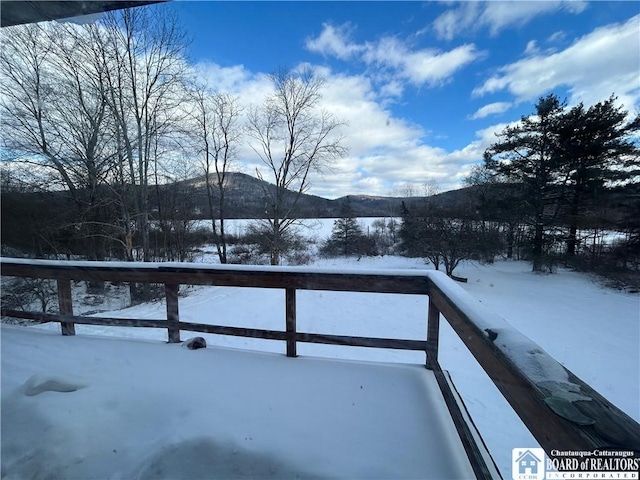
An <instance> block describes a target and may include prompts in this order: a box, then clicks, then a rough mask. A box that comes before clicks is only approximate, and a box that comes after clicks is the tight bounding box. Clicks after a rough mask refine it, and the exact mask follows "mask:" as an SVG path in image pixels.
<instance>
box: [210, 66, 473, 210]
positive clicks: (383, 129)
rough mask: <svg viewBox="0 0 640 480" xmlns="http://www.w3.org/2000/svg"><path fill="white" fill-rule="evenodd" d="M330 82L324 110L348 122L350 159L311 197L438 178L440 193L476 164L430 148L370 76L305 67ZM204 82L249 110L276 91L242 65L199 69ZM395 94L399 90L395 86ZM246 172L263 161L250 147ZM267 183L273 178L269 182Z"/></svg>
mask: <svg viewBox="0 0 640 480" xmlns="http://www.w3.org/2000/svg"><path fill="white" fill-rule="evenodd" d="M306 66H307V67H310V68H312V69H313V70H314V72H315V73H316V74H318V75H322V76H323V77H325V78H326V80H327V82H326V85H325V88H324V90H323V99H322V107H323V108H324V109H326V110H327V111H329V112H330V113H331V114H332V115H334V116H335V117H336V118H337V119H340V120H342V121H345V122H346V125H345V126H344V127H342V128H341V133H342V134H343V135H344V139H345V140H344V145H345V146H346V147H347V148H348V149H349V153H348V156H347V157H345V158H342V159H340V160H338V161H336V162H335V164H334V165H333V168H332V169H331V170H330V171H327V172H325V173H324V174H322V175H316V176H314V177H313V178H312V181H311V189H310V192H309V193H313V194H315V195H321V196H324V197H327V198H336V197H340V196H343V195H347V194H369V195H388V194H389V193H390V192H391V191H392V190H393V189H394V188H395V187H397V185H400V184H406V183H411V184H414V185H418V186H419V185H421V184H422V183H424V182H425V181H426V180H427V179H434V180H435V181H436V182H437V183H438V185H439V187H440V189H441V190H443V191H444V190H448V189H452V188H458V187H459V186H460V181H461V179H462V177H463V176H464V175H462V174H461V173H460V172H461V171H462V172H464V171H466V170H465V168H466V167H464V166H465V165H467V164H468V163H469V162H471V161H475V162H477V161H480V160H481V159H482V155H481V154H480V155H479V156H476V157H473V156H472V155H471V154H467V155H461V154H456V155H453V156H452V155H451V154H448V153H447V152H446V151H445V150H444V149H442V148H437V147H433V146H430V145H428V144H427V143H426V140H425V138H426V137H427V132H425V130H424V129H423V128H422V127H421V126H419V125H415V124H413V123H411V122H409V121H407V120H405V119H402V118H398V117H395V116H394V115H393V113H392V112H391V111H390V110H389V109H388V108H387V107H386V106H385V98H384V97H381V96H380V94H379V93H377V92H376V89H375V85H374V84H373V82H372V80H371V79H370V78H368V77H367V76H365V75H346V74H337V73H334V72H332V71H331V70H330V69H329V68H328V67H324V66H323V67H321V66H313V65H306ZM198 68H199V71H200V75H201V78H205V79H208V81H209V84H210V86H212V87H214V88H216V89H218V90H221V91H226V92H230V93H233V94H236V95H238V96H239V97H240V99H241V100H242V103H243V104H244V105H245V106H248V105H249V104H260V103H261V102H262V101H263V100H264V98H265V97H266V95H268V94H269V93H270V92H271V86H270V84H269V82H268V79H267V78H266V76H265V75H262V74H254V73H252V72H249V71H247V70H246V69H245V68H244V67H242V66H233V67H220V66H219V65H215V64H206V65H199V67H198ZM389 88H390V89H393V88H399V87H397V86H393V87H392V86H390V87H389ZM238 163H239V164H240V165H241V170H242V171H245V172H247V173H249V174H252V175H255V172H256V169H257V168H261V163H260V160H259V159H258V157H257V155H256V153H255V152H254V151H253V150H252V149H251V148H250V146H249V145H243V146H242V147H241V148H240V151H239V162H238ZM265 178H266V179H268V176H266V177H265Z"/></svg>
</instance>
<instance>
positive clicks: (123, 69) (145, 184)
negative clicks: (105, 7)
mask: <svg viewBox="0 0 640 480" xmlns="http://www.w3.org/2000/svg"><path fill="white" fill-rule="evenodd" d="M97 35H98V39H99V42H100V45H101V48H100V56H101V59H102V61H103V63H104V65H106V68H105V71H106V73H107V76H106V82H107V85H108V92H109V94H108V97H107V102H108V105H109V108H110V112H111V114H112V116H113V118H114V121H115V123H116V127H115V130H116V133H115V136H116V139H117V144H118V147H119V160H120V161H121V162H122V163H121V164H120V166H119V170H118V176H119V177H120V178H121V181H122V186H123V191H122V194H123V197H124V198H123V200H122V201H123V203H124V204H125V205H128V204H129V202H130V203H131V204H132V206H133V210H134V217H133V219H125V221H126V223H127V225H130V224H131V223H132V222H131V221H130V220H133V223H134V224H135V226H136V230H137V233H138V234H139V236H140V239H141V241H142V260H144V261H149V260H150V246H149V228H150V224H149V220H150V215H149V214H150V212H149V188H150V185H151V184H150V181H151V180H152V179H153V166H154V162H156V161H157V160H158V159H157V158H155V157H154V153H155V152H156V151H157V148H156V147H157V145H158V141H159V139H160V138H161V137H163V136H166V135H168V134H169V133H170V132H171V130H172V128H174V126H175V124H176V122H177V120H178V119H177V114H178V112H179V109H178V106H179V104H180V101H181V100H182V91H183V90H182V87H183V85H184V78H185V75H186V64H185V62H184V60H183V55H182V54H183V51H184V49H185V47H186V37H185V34H184V32H183V31H182V30H181V29H180V28H179V26H178V22H177V19H176V18H175V16H172V15H171V14H170V13H169V11H168V10H166V9H163V8H154V9H147V8H135V9H128V10H121V11H117V12H110V13H108V14H107V15H106V17H105V22H104V29H102V30H101V31H100V32H97ZM129 187H130V188H129ZM129 241H130V240H129V238H128V239H127V242H129Z"/></svg>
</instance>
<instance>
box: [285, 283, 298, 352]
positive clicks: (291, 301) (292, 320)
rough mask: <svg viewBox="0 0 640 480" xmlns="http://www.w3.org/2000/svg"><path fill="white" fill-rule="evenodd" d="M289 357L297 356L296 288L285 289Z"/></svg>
mask: <svg viewBox="0 0 640 480" xmlns="http://www.w3.org/2000/svg"><path fill="white" fill-rule="evenodd" d="M285 294H286V297H285V304H286V334H287V357H297V356H298V353H297V351H296V350H297V349H296V289H295V288H287V289H286V290H285Z"/></svg>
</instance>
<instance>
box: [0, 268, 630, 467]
mask: <svg viewBox="0 0 640 480" xmlns="http://www.w3.org/2000/svg"><path fill="white" fill-rule="evenodd" d="M314 266H320V267H323V268H336V269H345V268H349V269H357V268H363V269H386V268H389V269H399V268H403V269H416V268H426V267H425V266H424V264H423V263H422V262H420V261H419V260H415V259H407V258H402V257H392V256H390V257H377V258H362V259H360V261H357V260H356V259H335V260H322V261H317V262H316V263H315V264H314ZM456 273H457V274H458V275H461V276H465V277H468V279H469V282H468V283H467V284H463V285H462V286H463V288H465V289H466V290H467V291H468V292H469V293H471V294H472V295H473V296H475V297H476V298H478V299H479V300H481V302H482V303H483V304H484V305H486V306H487V307H489V308H490V309H492V310H494V311H496V312H497V313H498V314H500V315H501V316H503V317H504V318H506V319H507V320H508V321H509V322H510V323H511V324H512V325H513V326H514V327H515V328H517V329H518V330H520V331H521V332H523V333H524V334H525V335H527V336H528V337H530V338H531V339H532V340H534V341H535V342H537V343H538V344H540V345H541V346H542V347H543V348H544V349H545V350H546V351H547V352H548V353H550V354H551V355H552V356H553V357H555V358H556V359H557V360H558V361H559V362H560V363H562V364H563V365H565V366H566V367H567V368H568V369H570V370H571V371H573V372H574V373H575V374H576V375H578V376H579V377H580V378H582V379H583V380H584V381H586V382H587V383H589V384H591V385H592V386H593V387H594V388H595V389H596V390H598V391H599V392H600V393H601V394H603V395H604V396H605V397H607V398H608V399H609V400H610V401H612V402H613V403H614V404H616V405H617V406H618V407H619V408H621V409H622V410H623V411H625V412H626V413H627V414H629V415H630V416H631V417H632V418H634V419H635V420H640V355H639V353H638V345H639V344H640V297H638V295H634V294H628V293H623V292H618V291H613V290H608V289H604V288H602V287H601V286H599V285H598V284H596V283H594V282H593V281H592V280H590V279H589V278H588V277H586V276H584V275H581V274H578V273H574V272H569V271H565V270H560V271H559V272H558V273H557V274H554V275H536V274H533V273H531V272H530V266H529V264H527V263H524V262H498V263H496V264H494V265H490V266H488V265H478V264H476V263H473V262H468V263H465V264H463V265H461V266H460V267H459V269H458V270H456ZM184 293H185V294H186V297H183V298H181V299H180V318H181V320H184V321H194V322H200V323H215V324H224V325H237V326H248V327H254V328H269V329H278V330H282V329H284V292H282V291H277V290H276V291H274V290H266V289H240V288H225V287H197V288H196V287H193V288H187V289H185V290H184ZM426 312H427V299H426V298H420V297H416V296H403V295H380V294H365V293H342V292H340V293H337V292H336V293H334V292H298V299H297V316H298V330H299V331H311V332H313V331H320V332H324V333H335V334H347V335H364V336H384V337H396V338H410V339H424V338H425V336H426ZM110 315H112V316H121V317H136V318H158V319H162V318H165V315H166V311H165V306H164V304H163V303H162V302H156V303H152V304H146V305H138V306H136V307H132V308H128V309H124V310H119V311H116V312H113V313H112V314H110ZM441 325H442V328H441V337H440V362H441V364H442V366H443V368H445V369H446V370H449V371H450V372H451V375H452V377H453V380H454V382H455V383H456V386H457V387H458V390H459V391H460V393H461V395H462V397H463V398H464V400H465V402H466V404H467V407H468V408H469V411H470V413H471V415H472V417H473V418H474V421H475V423H476V425H477V426H478V428H479V429H480V431H481V433H482V435H483V437H484V439H485V442H486V443H487V446H488V447H489V449H490V450H491V452H492V455H493V456H494V458H495V460H496V462H497V463H498V466H499V467H500V469H501V470H502V473H503V476H504V477H505V478H510V477H511V470H510V469H511V450H512V449H513V448H516V447H535V446H537V445H536V442H535V440H534V439H533V438H532V437H531V435H530V434H529V433H528V431H527V430H526V429H525V428H524V427H523V426H522V424H521V423H520V421H519V419H518V418H517V416H516V415H515V413H513V412H512V411H511V409H510V407H509V406H508V404H507V403H506V401H505V400H504V399H503V398H502V396H501V394H500V393H499V392H498V391H497V389H496V388H495V387H494V386H493V384H492V383H491V382H490V380H489V379H488V378H487V377H486V375H485V374H484V372H483V371H482V369H481V368H480V367H479V366H478V365H477V364H476V363H475V360H474V359H473V357H472V356H471V355H470V354H469V353H468V351H467V350H466V348H465V346H464V345H463V344H462V342H461V341H460V340H459V339H458V338H457V336H456V335H455V333H453V331H452V330H451V329H450V328H449V327H448V325H447V324H446V322H442V323H441ZM13 328H15V327H13ZM32 328H33V330H36V329H37V330H45V331H46V330H52V331H55V332H57V331H58V328H59V327H58V326H55V325H43V326H40V327H32ZM76 328H77V332H78V337H77V338H75V339H74V341H76V342H77V341H81V337H82V336H86V335H110V336H117V337H137V338H144V339H146V340H159V341H165V340H166V331H165V330H150V329H131V328H129V329H128V328H117V327H112V328H111V327H93V326H82V325H78V326H77V327H76ZM3 330H4V332H3V338H2V402H3V410H2V412H3V413H2V415H3V425H4V424H5V418H7V417H5V415H8V414H7V407H6V405H10V406H11V408H12V410H11V412H12V413H11V415H12V417H11V418H12V419H15V418H16V417H15V416H16V415H17V418H21V417H20V415H25V417H30V418H32V417H33V415H34V414H35V412H38V411H39V410H38V405H39V402H44V399H45V397H46V396H47V395H48V396H50V397H51V398H53V396H55V395H58V397H57V398H62V397H63V395H61V394H55V393H51V392H48V393H45V394H42V395H38V396H35V397H26V396H24V395H22V396H19V393H18V389H19V386H20V385H23V384H24V383H25V382H26V381H27V380H28V378H29V377H30V376H31V375H33V374H40V375H45V376H46V375H60V374H61V373H64V374H65V375H69V374H73V375H79V376H80V377H82V374H83V372H85V373H86V372H87V371H89V372H91V371H95V370H96V369H99V368H100V364H101V363H102V364H104V365H105V368H109V367H108V365H110V364H111V363H112V362H113V361H114V360H113V359H119V360H118V361H121V362H126V361H131V360H127V359H128V358H129V357H128V355H129V354H128V353H126V352H127V351H128V350H129V348H131V349H134V350H135V349H139V350H140V351H143V350H144V349H145V348H146V346H145V345H143V346H142V347H141V346H140V345H139V344H138V343H133V342H118V343H117V344H116V343H114V344H113V345H114V347H113V352H109V351H108V350H104V355H105V356H109V357H112V358H108V359H107V358H104V359H101V357H100V355H94V357H92V358H93V360H92V361H93V362H95V365H91V366H88V365H78V368H77V371H72V372H67V371H66V372H60V371H57V370H56V368H57V364H56V362H53V361H49V360H48V358H49V355H52V356H56V355H58V354H60V355H62V353H61V352H59V351H57V350H56V349H55V348H53V347H49V346H47V347H46V348H44V347H43V348H42V350H41V351H40V353H39V354H37V355H26V354H20V352H21V351H22V350H23V349H24V351H31V350H30V349H33V348H35V349H36V351H37V348H38V346H37V345H35V346H34V345H29V341H27V340H24V341H22V343H21V345H18V346H15V345H14V343H15V342H12V341H11V340H12V339H13V338H14V335H11V334H10V335H6V329H3ZM182 336H183V338H186V337H188V336H189V333H188V332H183V333H182ZM21 338H23V339H24V337H21ZM33 338H34V340H33V341H34V342H35V343H38V342H39V341H40V340H39V337H35V336H34V337H33ZM55 338H57V339H58V338H59V339H62V337H57V336H56V337H55ZM87 342H94V344H95V342H96V341H95V340H89V339H87ZM207 342H208V343H209V344H210V345H217V346H222V347H240V348H244V349H252V350H260V351H266V352H278V353H283V352H284V344H283V343H282V342H274V341H267V340H257V339H243V338H233V337H222V336H216V337H214V336H207ZM46 343H47V345H49V343H48V342H46ZM129 343H131V346H130V347H129ZM87 348H91V347H87ZM167 348H173V347H167ZM222 351H224V350H222ZM100 352H103V350H100ZM188 353H191V354H195V355H200V353H199V352H188ZM298 353H299V355H301V356H306V357H330V358H341V359H357V360H372V361H384V362H402V363H417V364H423V363H424V360H425V359H424V354H421V353H418V352H399V351H383V350H372V349H361V348H355V347H339V346H323V345H307V344H299V346H298ZM224 355H226V354H224ZM224 355H223V354H221V358H223V357H224ZM214 356H215V351H214ZM141 357H142V355H139V356H138V357H137V359H136V357H135V356H134V357H132V358H134V359H136V360H135V361H136V362H137V361H139V362H141V363H142V362H145V365H146V369H145V373H144V375H145V378H147V377H146V376H150V377H151V382H152V384H153V385H154V387H153V388H154V389H158V390H160V389H163V391H164V389H166V388H169V389H170V390H171V392H172V393H171V395H170V396H166V395H164V394H163V396H162V398H163V402H166V404H163V405H158V404H156V402H155V400H154V397H156V396H157V395H156V393H157V392H154V391H149V392H143V391H140V389H137V388H136V386H135V382H133V383H132V382H129V381H122V382H120V381H118V380H117V379H115V378H111V377H109V375H108V374H107V375H106V377H105V379H106V380H105V381H107V382H108V383H109V385H104V386H101V387H100V389H97V390H96V391H97V392H102V393H103V394H104V392H107V391H109V392H110V393H109V395H107V398H102V397H100V398H96V397H92V396H89V397H88V398H89V399H92V400H95V404H94V405H91V404H89V405H86V410H85V411H81V412H75V413H74V415H72V416H71V415H68V412H67V411H66V410H65V404H64V401H63V400H57V402H58V403H57V404H56V405H57V407H58V408H59V414H60V415H61V416H63V417H64V418H65V419H66V420H67V423H68V427H67V428H68V431H67V430H65V431H54V432H50V433H48V434H47V435H49V436H47V437H46V438H48V439H54V440H53V441H55V439H56V438H67V437H68V436H69V435H76V436H79V437H78V438H77V439H76V441H77V442H79V443H78V444H82V442H86V445H90V446H91V449H92V451H107V452H111V451H112V450H113V448H111V447H110V445H109V444H108V442H107V440H105V441H104V442H103V441H102V440H101V439H102V438H105V439H113V432H91V431H86V429H84V430H83V425H84V424H83V418H90V417H91V415H92V412H94V411H95V412H97V413H98V414H100V415H102V413H101V412H104V411H109V412H111V413H110V415H115V416H120V415H121V416H123V417H124V418H125V419H131V425H132V431H131V438H130V440H129V442H130V445H129V446H128V447H127V448H129V447H130V448H131V449H132V450H131V452H136V451H137V450H136V449H135V448H134V447H135V445H136V444H137V443H138V442H145V441H146V442H147V443H148V442H150V441H151V439H152V437H153V438H156V437H154V435H155V433H154V432H155V431H154V429H153V428H151V427H149V429H146V430H145V429H142V430H139V428H138V427H139V425H140V422H147V424H148V423H149V422H151V418H154V415H156V414H158V412H163V415H164V419H165V420H166V422H167V425H173V424H174V423H176V422H178V423H179V422H181V421H182V420H181V419H182V418H185V419H186V420H184V421H185V422H187V423H189V424H194V422H195V423H197V418H196V417H194V416H193V415H191V414H189V413H188V412H186V413H185V412H184V411H183V409H181V407H180V403H181V398H182V397H181V395H187V396H192V395H198V392H200V391H210V390H211V389H215V385H212V384H210V383H209V382H208V376H207V371H206V368H204V369H202V370H200V369H198V370H194V372H196V373H194V372H192V371H191V370H187V369H186V367H184V370H181V369H177V370H178V371H179V372H181V373H179V374H178V375H179V376H180V380H179V381H176V382H172V376H171V375H169V374H166V373H164V372H163V371H161V370H160V369H157V368H149V367H150V366H154V365H155V362H156V357H154V356H152V355H150V356H149V358H148V359H146V358H141ZM269 358H273V357H269ZM276 358H278V357H276ZM298 360H302V359H297V360H293V362H296V361H298ZM179 362H180V361H178V363H177V364H176V365H179V366H181V365H183V364H182V363H179ZM87 368H91V369H93V370H91V369H90V370H86V369H87ZM128 368H130V369H131V374H132V375H133V376H134V377H135V375H138V373H135V372H136V371H137V366H136V364H135V362H134V363H132V364H131V365H129V366H128ZM180 368H182V367H180ZM107 373H108V372H107ZM134 377H132V378H134ZM173 378H174V379H175V370H174V377H173ZM185 379H188V381H187V382H186V383H185ZM63 380H64V381H68V379H66V377H65V378H63ZM147 380H149V379H148V378H147ZM83 382H86V383H90V379H89V380H88V381H87V379H85V378H80V379H79V380H77V383H78V384H83ZM71 383H73V381H71ZM172 386H173V387H172ZM273 388H274V386H273V385H272V384H271V382H269V381H258V382H257V383H256V384H255V385H253V386H251V388H249V387H248V386H246V385H245V389H244V390H243V392H245V393H247V394H253V395H256V396H261V395H267V394H269V395H274V394H275V395H276V396H277V395H278V392H274V391H273ZM300 388H306V387H305V386H304V385H301V386H300ZM191 389H192V390H191ZM185 390H186V391H185ZM86 391H89V389H86ZM98 400H99V401H98ZM7 402H9V403H7ZM27 402H29V408H27V407H26V405H27ZM34 409H35V410H34ZM39 420H41V419H39ZM45 420H46V419H45ZM38 425H40V427H38ZM42 425H45V426H46V425H51V424H50V423H49V424H48V423H47V422H46V421H45V422H44V423H38V422H37V421H35V420H30V419H29V418H25V420H24V431H31V432H37V431H38V428H43V427H42ZM167 425H164V424H163V425H158V426H157V429H158V431H159V432H161V433H162V434H163V435H168V433H167V432H170V430H171V428H170V427H168V426H167ZM154 428H155V427H154ZM273 428H274V429H277V426H275V425H274V426H273ZM29 429H31V430H29ZM138 431H143V432H146V433H144V435H147V436H148V437H145V438H137V436H136V435H135V434H134V433H135V432H138ZM176 431H177V432H182V430H180V429H178V430H176ZM72 432H73V433H72ZM178 435H183V433H180V434H178ZM183 440H185V439H184V438H176V439H174V444H176V445H177V444H179V443H180V442H182V441H183ZM396 441H397V442H401V443H403V442H409V440H407V439H405V438H402V436H398V438H397V439H396ZM198 445H200V444H198ZM10 447H11V445H9V446H7V443H6V438H5V431H4V427H3V447H2V448H3V452H2V453H3V460H2V462H3V477H4V476H5V461H7V460H6V458H7V456H6V453H7V450H6V449H7V448H10ZM209 447H210V448H212V449H213V448H214V446H211V445H209V446H207V445H205V446H204V447H203V446H202V445H200V446H199V447H198V448H205V450H206V449H207V448H209ZM25 448H26V450H24V451H25V452H26V453H24V455H29V454H32V455H35V454H37V453H38V452H40V451H41V450H38V448H40V447H39V446H37V445H29V446H28V447H25ZM181 448H182V447H181ZM225 448H226V447H225ZM156 453H157V452H156ZM13 455H15V452H14V453H13ZM69 455H73V453H72V452H69ZM158 455H160V454H158ZM194 455H195V454H194ZM194 455H193V456H191V457H189V456H188V455H187V458H195V457H194ZM50 456H51V455H50ZM160 457H161V455H160V456H158V457H157V459H156V460H157V461H156V460H154V461H155V463H154V462H151V461H150V462H148V463H145V465H146V466H147V467H148V466H149V465H152V464H153V465H157V464H159V463H158V462H160V463H162V462H161V461H160V460H158V459H159V458H160ZM10 458H15V456H14V457H10ZM71 458H76V457H71ZM111 458H113V459H111ZM154 458H156V457H154ZM372 458H373V456H372ZM77 459H78V461H79V462H81V463H82V462H87V461H88V459H86V458H84V457H82V456H78V457H77ZM25 461H26V460H25ZM49 461H51V462H54V461H53V460H51V459H50V460H49ZM95 461H101V462H105V465H106V464H108V463H109V462H114V461H116V460H115V457H104V458H103V457H101V459H99V460H97V459H95ZM36 464H37V462H36ZM54 464H55V462H54ZM37 465H39V468H41V470H38V471H36V470H34V471H33V472H32V473H33V478H44V477H45V476H46V475H45V472H46V471H47V467H46V466H45V465H40V464H37ZM163 465H164V463H163ZM276 467H277V468H276ZM276 467H274V468H276V470H275V472H276V473H275V474H274V475H275V476H278V475H277V473H278V472H280V473H281V474H283V475H286V474H287V473H288V474H291V473H292V472H302V473H304V472H308V470H306V469H305V468H304V465H303V466H297V467H296V469H294V470H290V469H288V468H289V467H290V466H282V465H280V466H276ZM281 467H282V468H281ZM285 467H286V468H285ZM87 468H90V467H87ZM141 468H142V467H141ZM145 468H146V467H145ZM166 468H168V467H166ZM185 468H186V467H185ZM278 469H280V470H278ZM78 471H81V470H78ZM89 471H90V470H89ZM145 471H146V472H147V473H146V474H145V475H146V476H145V475H142V474H141V475H142V477H144V478H156V477H157V478H160V477H162V475H161V474H157V475H156V474H153V473H150V472H149V471H148V470H145ZM323 471H324V470H323ZM38 472H39V473H38ZM136 472H137V471H136ZM128 473H132V471H129V472H128ZM134 473H135V472H134ZM339 473H340V471H339V469H338V470H334V471H333V472H332V475H336V474H338V475H339ZM136 474H137V473H136ZM154 475H155V476H154ZM125 476H126V475H125ZM164 476H165V478H166V477H167V476H170V475H164ZM280 476H282V475H280ZM289 476H291V475H289ZM342 476H343V477H344V476H347V477H348V476H349V475H348V472H347V474H346V475H342ZM371 476H372V477H375V476H376V475H375V474H373V473H372V475H371ZM382 476H386V475H384V473H383V475H382ZM391 476H393V475H391ZM7 478H18V477H11V476H9V477H7ZM113 478H120V477H113ZM122 478H124V477H122ZM192 478H193V477H192Z"/></svg>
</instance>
